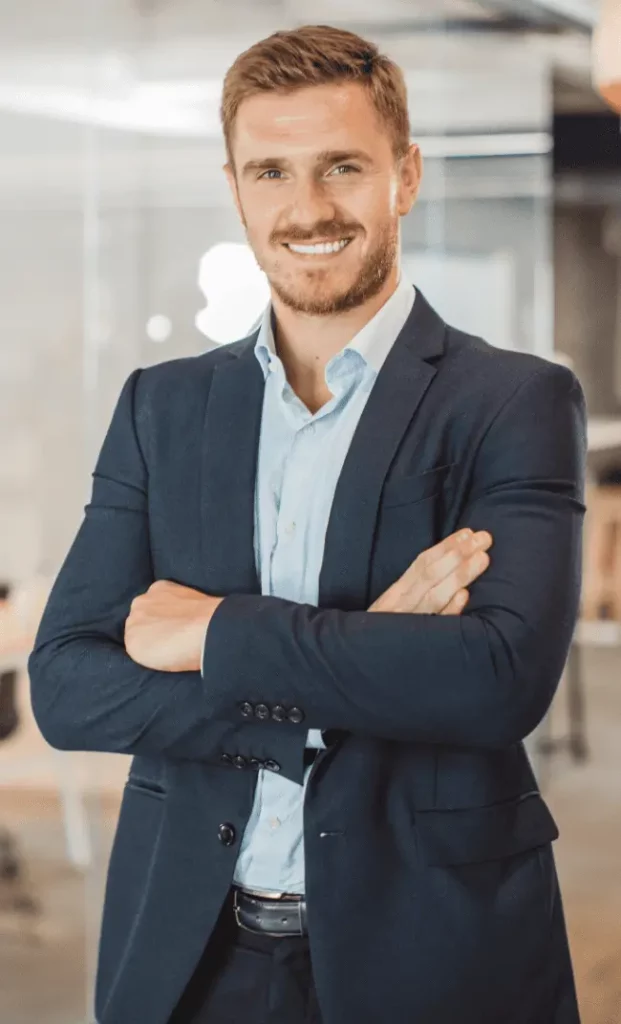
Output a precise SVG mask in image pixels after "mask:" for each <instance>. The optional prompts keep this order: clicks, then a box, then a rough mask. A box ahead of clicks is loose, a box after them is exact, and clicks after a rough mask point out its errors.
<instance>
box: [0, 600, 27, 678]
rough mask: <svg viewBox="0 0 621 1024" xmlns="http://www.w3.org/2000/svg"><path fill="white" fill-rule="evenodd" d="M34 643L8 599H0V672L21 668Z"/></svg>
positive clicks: (24, 665) (25, 662) (24, 664)
mask: <svg viewBox="0 0 621 1024" xmlns="http://www.w3.org/2000/svg"><path fill="white" fill-rule="evenodd" d="M33 644H34V636H33V635H32V634H30V633H27V632H26V631H25V630H24V629H23V627H22V626H21V624H20V622H19V620H18V618H17V616H16V614H15V611H14V609H13V608H12V607H11V602H10V601H0V672H10V671H11V670H12V669H23V668H25V667H26V664H27V662H28V655H29V654H30V651H31V650H32V646H33Z"/></svg>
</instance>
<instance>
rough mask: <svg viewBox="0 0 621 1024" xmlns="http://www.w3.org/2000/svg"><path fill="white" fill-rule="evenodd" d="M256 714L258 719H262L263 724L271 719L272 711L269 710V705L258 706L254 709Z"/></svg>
mask: <svg viewBox="0 0 621 1024" xmlns="http://www.w3.org/2000/svg"><path fill="white" fill-rule="evenodd" d="M254 713H255V715H256V717H257V718H260V719H261V721H262V722H264V721H265V719H266V718H269V717H270V709H269V708H268V706H267V704H257V706H256V708H255V709H254Z"/></svg>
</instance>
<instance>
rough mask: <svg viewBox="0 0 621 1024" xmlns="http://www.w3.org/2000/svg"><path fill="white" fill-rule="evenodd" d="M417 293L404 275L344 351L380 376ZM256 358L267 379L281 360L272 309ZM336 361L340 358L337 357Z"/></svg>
mask: <svg viewBox="0 0 621 1024" xmlns="http://www.w3.org/2000/svg"><path fill="white" fill-rule="evenodd" d="M415 298H416V291H415V289H414V287H413V285H412V284H411V283H410V281H408V280H407V278H406V277H405V275H404V274H403V273H401V277H400V279H399V284H398V285H397V287H396V289H395V291H394V292H393V293H392V295H391V296H390V298H389V299H388V300H387V301H386V302H385V303H384V305H383V306H382V307H381V309H379V310H378V311H377V313H376V314H375V316H374V317H373V318H372V319H371V320H369V322H368V323H367V324H365V325H364V327H363V328H362V330H361V331H358V334H356V336H355V337H354V338H352V340H351V341H350V342H349V344H348V345H346V346H345V348H344V349H343V351H346V350H348V349H351V350H352V351H353V352H357V353H358V354H359V355H360V356H362V359H363V360H364V362H365V364H366V365H367V366H368V367H370V368H371V369H372V370H373V371H374V372H375V373H379V371H380V370H381V368H382V366H383V365H384V363H385V361H386V358H387V356H388V353H389V352H390V350H391V348H392V347H393V345H394V343H395V341H396V340H397V337H398V335H399V334H400V333H401V330H402V328H403V327H404V325H405V322H406V320H407V319H408V317H409V315H410V313H411V311H412V307H413V305H414V300H415ZM254 350H255V355H256V357H257V359H258V361H259V364H260V365H261V368H262V370H263V374H264V376H265V377H267V375H268V373H269V364H270V362H271V361H272V360H274V359H278V354H277V352H276V343H275V341H274V331H273V325H272V305H271V303H270V305H269V306H268V307H267V309H266V310H265V312H264V314H263V316H262V317H261V322H260V327H259V334H258V337H257V340H256V343H255V349H254ZM335 358H338V356H337V357H335Z"/></svg>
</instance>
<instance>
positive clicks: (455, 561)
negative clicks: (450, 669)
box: [369, 529, 493, 615]
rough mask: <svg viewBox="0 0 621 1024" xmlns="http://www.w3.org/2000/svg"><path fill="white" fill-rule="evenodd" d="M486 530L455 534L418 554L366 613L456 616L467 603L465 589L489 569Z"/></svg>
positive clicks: (489, 541)
mask: <svg viewBox="0 0 621 1024" xmlns="http://www.w3.org/2000/svg"><path fill="white" fill-rule="evenodd" d="M492 543H493V540H492V536H491V534H489V533H487V531H486V530H480V531H479V532H478V533H474V532H473V531H472V530H468V529H466V530H459V531H458V533H453V534H451V536H450V537H446V538H445V539H444V540H443V541H441V542H440V544H436V545H435V547H433V548H429V549H428V550H427V551H423V552H421V554H420V555H419V556H418V558H416V559H415V561H414V562H412V565H411V566H410V568H409V569H406V571H405V572H404V574H403V576H401V578H400V579H398V580H397V582H396V583H393V585H392V586H391V587H389V588H388V590H387V591H386V592H385V593H384V594H382V595H381V597H378V599H377V601H374V602H373V604H372V605H371V607H370V608H369V611H370V612H408V613H410V614H414V615H460V614H461V613H462V611H463V610H464V608H465V607H466V605H467V603H468V598H469V597H470V594H469V592H468V589H467V588H468V587H469V586H470V584H471V583H473V582H474V580H476V579H477V578H478V577H479V576H481V574H482V573H484V572H485V570H486V569H487V567H488V566H489V563H490V559H489V555H488V554H487V551H488V549H489V548H490V547H491V546H492Z"/></svg>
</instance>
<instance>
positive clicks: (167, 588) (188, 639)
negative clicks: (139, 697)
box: [125, 580, 224, 672]
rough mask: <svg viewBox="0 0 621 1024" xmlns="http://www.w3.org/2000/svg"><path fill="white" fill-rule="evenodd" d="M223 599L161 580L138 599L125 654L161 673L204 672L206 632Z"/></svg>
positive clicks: (128, 628) (127, 627)
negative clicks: (203, 658) (202, 666)
mask: <svg viewBox="0 0 621 1024" xmlns="http://www.w3.org/2000/svg"><path fill="white" fill-rule="evenodd" d="M223 600H224V598H222V597H211V596H210V595H209V594H203V593H201V591H200V590H193V589H192V588H191V587H183V586H181V585H180V584H179V583H171V582H170V581H169V580H157V581H156V582H155V583H153V584H152V585H151V586H150V587H149V589H148V590H147V592H146V593H145V594H141V595H140V596H139V597H136V598H134V600H133V601H132V604H131V610H130V613H129V616H128V618H127V620H126V622H125V650H126V651H127V653H128V654H129V656H130V658H132V659H133V660H134V661H135V662H137V664H138V665H143V666H144V667H145V668H151V669H157V670H159V671H160V672H200V670H201V660H202V655H203V645H204V642H205V632H206V630H207V627H208V625H209V623H210V622H211V617H212V615H213V613H214V612H215V610H216V608H217V607H218V605H219V604H220V602H221V601H223Z"/></svg>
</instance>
